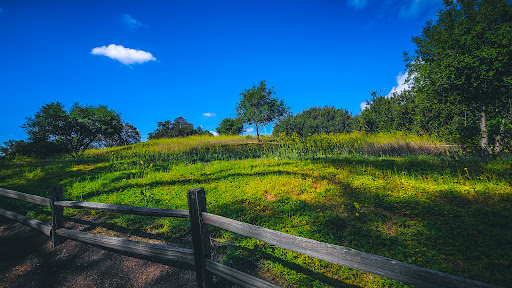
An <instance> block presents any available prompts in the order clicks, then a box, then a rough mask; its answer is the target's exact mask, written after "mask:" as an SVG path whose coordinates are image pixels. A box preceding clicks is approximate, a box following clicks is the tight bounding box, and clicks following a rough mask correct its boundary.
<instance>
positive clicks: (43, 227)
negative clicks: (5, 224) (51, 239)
mask: <svg viewBox="0 0 512 288" xmlns="http://www.w3.org/2000/svg"><path fill="white" fill-rule="evenodd" d="M0 215H3V216H5V217H7V218H11V219H12V220H14V221H18V222H20V223H22V224H25V225H27V226H29V227H32V228H35V229H37V230H39V231H41V232H43V233H44V234H46V235H48V236H51V231H52V225H50V224H46V223H44V222H41V221H38V220H36V219H32V218H30V217H27V216H23V215H20V214H18V213H16V212H12V211H9V210H5V209H1V208H0Z"/></svg>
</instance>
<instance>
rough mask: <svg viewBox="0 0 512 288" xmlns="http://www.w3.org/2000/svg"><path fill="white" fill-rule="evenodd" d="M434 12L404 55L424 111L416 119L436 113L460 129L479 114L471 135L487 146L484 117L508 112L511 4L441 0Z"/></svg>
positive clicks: (511, 64) (511, 60)
mask: <svg viewBox="0 0 512 288" xmlns="http://www.w3.org/2000/svg"><path fill="white" fill-rule="evenodd" d="M438 16H439V17H438V19H437V20H435V21H429V22H427V24H426V26H425V27H424V29H423V32H422V34H421V35H420V36H417V37H415V38H413V42H414V43H415V45H416V49H415V53H414V54H413V55H411V56H407V55H406V56H407V58H406V59H407V61H408V68H410V75H414V76H415V77H414V78H413V80H414V81H413V89H414V91H415V92H416V93H417V95H418V97H419V99H418V105H419V106H420V108H421V109H420V110H422V111H423V112H425V113H423V115H420V116H422V117H423V119H420V120H423V122H424V121H426V120H425V118H428V117H429V116H433V118H434V119H439V118H441V119H442V120H443V121H444V123H450V124H451V125H452V128H453V129H452V132H453V133H459V132H461V131H462V130H464V129H460V127H474V126H475V123H471V122H470V120H472V119H475V118H479V123H478V124H479V128H480V131H479V132H480V133H474V134H475V135H474V137H473V138H475V139H477V138H481V141H480V144H481V146H482V148H484V149H486V150H488V149H489V146H488V133H487V127H486V126H487V121H488V119H490V118H492V119H495V118H502V117H506V116H507V115H510V113H512V111H510V110H509V109H510V101H511V95H512V3H511V2H510V1H507V0H458V1H447V0H445V1H444V8H443V9H441V10H440V11H439V15H438ZM426 110H429V111H426ZM447 111H448V112H447ZM420 114H421V113H420ZM477 115H478V117H475V116H477ZM420 122H422V121H420ZM457 127H459V128H457ZM477 127H478V126H477ZM466 130H467V129H466ZM479 136H480V137H479ZM462 138H464V137H462ZM466 138H467V137H466ZM469 138H471V137H469Z"/></svg>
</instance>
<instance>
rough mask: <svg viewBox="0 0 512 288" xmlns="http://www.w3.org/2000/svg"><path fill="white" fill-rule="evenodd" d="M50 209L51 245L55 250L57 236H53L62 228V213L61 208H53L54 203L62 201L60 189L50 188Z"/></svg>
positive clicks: (57, 240)
mask: <svg viewBox="0 0 512 288" xmlns="http://www.w3.org/2000/svg"><path fill="white" fill-rule="evenodd" d="M49 194H50V208H51V209H52V243H53V248H55V247H56V246H57V245H58V244H59V243H58V242H59V239H58V236H57V235H56V234H55V231H57V229H59V228H61V227H62V226H63V213H64V209H63V208H62V207H57V206H55V201H63V200H64V197H63V196H62V187H60V186H55V187H51V188H50V193H49Z"/></svg>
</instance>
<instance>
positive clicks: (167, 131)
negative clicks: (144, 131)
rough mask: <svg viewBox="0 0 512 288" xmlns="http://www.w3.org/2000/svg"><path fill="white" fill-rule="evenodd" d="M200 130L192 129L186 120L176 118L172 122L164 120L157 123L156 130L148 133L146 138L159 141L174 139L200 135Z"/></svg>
mask: <svg viewBox="0 0 512 288" xmlns="http://www.w3.org/2000/svg"><path fill="white" fill-rule="evenodd" d="M202 133H203V131H202V129H200V130H197V129H194V125H193V124H191V123H189V122H188V121H187V119H185V118H183V117H178V118H176V119H174V121H173V122H171V121H170V120H166V121H164V122H158V128H157V129H156V130H155V131H153V132H150V133H149V135H148V138H149V139H150V140H153V139H161V138H175V137H187V136H191V135H196V134H202Z"/></svg>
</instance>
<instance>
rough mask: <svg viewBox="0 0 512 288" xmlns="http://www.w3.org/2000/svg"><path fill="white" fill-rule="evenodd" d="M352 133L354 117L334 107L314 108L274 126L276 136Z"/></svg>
mask: <svg viewBox="0 0 512 288" xmlns="http://www.w3.org/2000/svg"><path fill="white" fill-rule="evenodd" d="M351 131H352V115H351V114H350V112H348V111H347V110H345V109H336V108H334V107H332V106H325V107H322V108H320V107H313V108H309V109H307V110H304V111H302V112H301V113H298V114H297V115H294V116H292V115H289V116H286V117H285V118H283V119H282V120H280V121H279V122H278V123H276V125H275V126H274V131H273V133H274V134H279V133H285V134H293V133H295V134H298V135H300V136H307V135H312V134H320V133H349V132H351Z"/></svg>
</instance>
